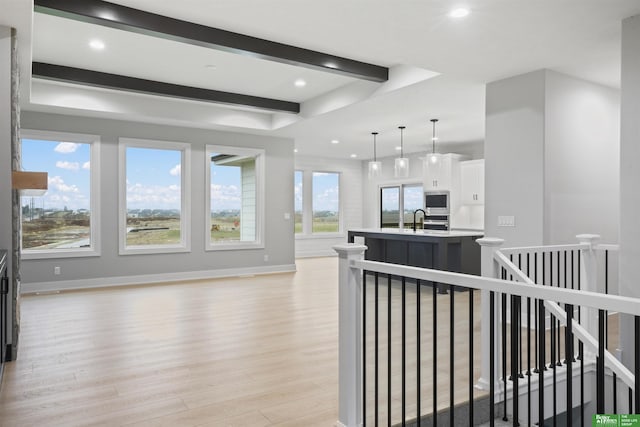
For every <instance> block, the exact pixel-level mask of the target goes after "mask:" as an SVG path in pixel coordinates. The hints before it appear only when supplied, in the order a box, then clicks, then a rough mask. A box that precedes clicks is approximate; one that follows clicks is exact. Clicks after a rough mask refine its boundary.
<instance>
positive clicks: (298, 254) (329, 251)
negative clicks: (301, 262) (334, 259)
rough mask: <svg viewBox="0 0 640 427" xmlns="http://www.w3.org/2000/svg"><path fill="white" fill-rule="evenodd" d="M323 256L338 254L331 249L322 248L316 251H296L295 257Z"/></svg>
mask: <svg viewBox="0 0 640 427" xmlns="http://www.w3.org/2000/svg"><path fill="white" fill-rule="evenodd" d="M324 256H338V253H337V252H336V251H334V250H333V249H322V250H318V251H296V258H318V257H324Z"/></svg>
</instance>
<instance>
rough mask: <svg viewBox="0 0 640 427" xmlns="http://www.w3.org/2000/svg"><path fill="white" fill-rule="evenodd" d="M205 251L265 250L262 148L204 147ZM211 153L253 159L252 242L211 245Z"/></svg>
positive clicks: (263, 156)
mask: <svg viewBox="0 0 640 427" xmlns="http://www.w3.org/2000/svg"><path fill="white" fill-rule="evenodd" d="M204 153H205V156H204V164H205V215H204V219H205V239H204V241H205V251H229V250H246V249H264V248H265V236H264V233H265V226H264V224H265V178H266V174H265V158H266V151H265V150H264V149H262V148H249V147H233V146H228V145H218V144H207V145H206V146H205V152H204ZM211 153H224V154H231V155H237V156H252V157H255V175H256V224H255V225H256V236H255V240H253V241H246V242H243V241H232V242H222V243H213V242H212V241H211Z"/></svg>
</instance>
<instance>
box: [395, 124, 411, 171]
mask: <svg viewBox="0 0 640 427" xmlns="http://www.w3.org/2000/svg"><path fill="white" fill-rule="evenodd" d="M398 129H400V157H398V158H397V159H396V162H395V177H396V178H408V177H409V159H407V158H406V157H404V141H403V132H404V130H405V126H398Z"/></svg>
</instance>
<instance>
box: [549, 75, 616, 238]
mask: <svg viewBox="0 0 640 427" xmlns="http://www.w3.org/2000/svg"><path fill="white" fill-rule="evenodd" d="M545 82H546V88H545V90H546V99H545V101H546V102H545V144H544V171H545V183H544V218H545V221H544V242H545V244H550V245H553V244H562V243H568V242H573V241H575V236H576V234H581V233H597V234H600V235H601V236H602V241H604V242H607V243H617V242H618V218H619V215H620V210H619V205H620V196H619V188H620V180H619V169H620V168H619V150H620V143H619V141H620V132H619V129H620V114H619V107H620V93H619V91H618V90H615V89H612V88H609V87H605V86H601V85H597V84H594V83H591V82H588V81H584V80H580V79H576V78H573V77H570V76H567V75H565V74H560V73H556V72H553V71H547V72H546V80H545Z"/></svg>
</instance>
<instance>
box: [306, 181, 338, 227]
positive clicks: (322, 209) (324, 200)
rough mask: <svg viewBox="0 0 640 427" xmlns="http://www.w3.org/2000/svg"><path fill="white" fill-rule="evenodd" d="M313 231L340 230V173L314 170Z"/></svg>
mask: <svg viewBox="0 0 640 427" xmlns="http://www.w3.org/2000/svg"><path fill="white" fill-rule="evenodd" d="M311 185H312V192H313V195H312V198H313V207H312V212H313V216H312V218H313V219H312V224H311V230H312V232H313V233H339V232H340V174H339V173H335V172H313V175H312V184H311Z"/></svg>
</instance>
